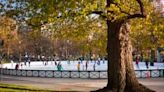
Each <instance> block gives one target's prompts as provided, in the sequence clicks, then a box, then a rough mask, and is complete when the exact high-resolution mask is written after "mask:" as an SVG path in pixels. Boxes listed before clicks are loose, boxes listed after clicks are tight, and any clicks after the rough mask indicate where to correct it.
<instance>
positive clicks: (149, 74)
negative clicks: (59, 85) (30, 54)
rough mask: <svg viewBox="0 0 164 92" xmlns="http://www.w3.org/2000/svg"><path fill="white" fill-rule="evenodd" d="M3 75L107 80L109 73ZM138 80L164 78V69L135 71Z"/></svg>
mask: <svg viewBox="0 0 164 92" xmlns="http://www.w3.org/2000/svg"><path fill="white" fill-rule="evenodd" d="M0 73H1V74H3V75H12V76H24V77H47V78H91V79H94V78H95V79H96V78H97V79H103V78H107V77H108V76H107V71H67V70H63V71H57V70H23V69H19V70H15V69H4V68H1V72H0ZM135 73H136V77H138V78H157V77H164V69H156V70H155V69H154V70H153V69H152V70H135Z"/></svg>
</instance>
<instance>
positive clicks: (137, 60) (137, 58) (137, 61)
mask: <svg viewBox="0 0 164 92" xmlns="http://www.w3.org/2000/svg"><path fill="white" fill-rule="evenodd" d="M136 65H137V67H138V68H139V57H138V56H136Z"/></svg>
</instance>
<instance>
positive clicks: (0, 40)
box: [0, 39, 4, 47]
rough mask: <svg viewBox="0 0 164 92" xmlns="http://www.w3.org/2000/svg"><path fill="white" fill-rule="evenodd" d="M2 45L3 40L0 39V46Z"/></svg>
mask: <svg viewBox="0 0 164 92" xmlns="http://www.w3.org/2000/svg"><path fill="white" fill-rule="evenodd" d="M3 45H4V40H2V39H0V47H1V46H3Z"/></svg>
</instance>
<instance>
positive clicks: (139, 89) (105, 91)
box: [91, 84, 156, 92]
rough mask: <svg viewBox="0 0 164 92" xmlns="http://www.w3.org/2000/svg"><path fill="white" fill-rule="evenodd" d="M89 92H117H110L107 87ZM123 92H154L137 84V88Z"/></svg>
mask: <svg viewBox="0 0 164 92" xmlns="http://www.w3.org/2000/svg"><path fill="white" fill-rule="evenodd" d="M91 92H117V91H115V90H110V89H108V88H107V87H104V88H101V89H98V90H94V91H91ZM124 92H156V91H154V90H151V89H149V88H147V87H146V86H144V85H142V84H139V86H138V87H133V88H126V89H125V91H124Z"/></svg>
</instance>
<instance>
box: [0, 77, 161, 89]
mask: <svg viewBox="0 0 164 92" xmlns="http://www.w3.org/2000/svg"><path fill="white" fill-rule="evenodd" d="M139 82H140V83H142V84H144V85H146V86H147V87H149V88H151V89H153V90H155V91H157V92H164V78H142V79H141V78H140V79H139ZM1 83H5V84H15V85H20V86H31V87H35V88H40V89H46V90H55V91H85V92H88V91H91V90H96V89H99V88H102V87H104V86H105V85H106V83H107V79H69V78H38V77H17V76H5V75H3V76H2V78H1Z"/></svg>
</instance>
